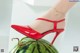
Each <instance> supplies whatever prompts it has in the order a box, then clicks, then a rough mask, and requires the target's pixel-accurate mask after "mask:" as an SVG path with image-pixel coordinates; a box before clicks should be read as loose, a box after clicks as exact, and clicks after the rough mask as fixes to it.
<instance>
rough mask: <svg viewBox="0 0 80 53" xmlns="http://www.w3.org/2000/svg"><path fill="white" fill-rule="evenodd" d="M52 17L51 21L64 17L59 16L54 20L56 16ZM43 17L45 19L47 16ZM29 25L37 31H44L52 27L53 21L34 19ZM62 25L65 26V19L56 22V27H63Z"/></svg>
mask: <svg viewBox="0 0 80 53" xmlns="http://www.w3.org/2000/svg"><path fill="white" fill-rule="evenodd" d="M53 18H54V19H53V20H52V21H59V20H62V19H65V18H64V17H63V18H61V19H57V20H55V18H56V17H53ZM45 19H47V18H45ZM49 20H50V19H49ZM29 26H30V27H31V28H32V29H34V30H35V31H37V32H39V33H44V32H46V31H48V30H52V29H54V23H51V22H47V21H44V20H35V21H34V22H33V23H32V24H30V25H29ZM64 27H65V21H62V22H59V23H58V24H57V29H64Z"/></svg>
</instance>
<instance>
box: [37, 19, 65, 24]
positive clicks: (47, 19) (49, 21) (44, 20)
mask: <svg viewBox="0 0 80 53" xmlns="http://www.w3.org/2000/svg"><path fill="white" fill-rule="evenodd" d="M37 20H44V21H48V22H52V23H58V22H62V21H64V20H65V19H61V20H59V21H52V20H49V19H45V18H37Z"/></svg>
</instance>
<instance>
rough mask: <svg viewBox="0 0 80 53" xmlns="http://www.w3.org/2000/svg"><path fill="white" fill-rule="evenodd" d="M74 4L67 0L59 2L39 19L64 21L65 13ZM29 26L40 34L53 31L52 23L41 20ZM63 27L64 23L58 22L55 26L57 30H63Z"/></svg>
mask: <svg viewBox="0 0 80 53" xmlns="http://www.w3.org/2000/svg"><path fill="white" fill-rule="evenodd" d="M75 3H76V2H69V1H68V0H61V1H60V2H59V3H58V4H57V5H56V6H55V7H52V8H51V9H50V10H48V12H47V13H45V14H44V15H42V16H41V17H42V18H46V19H49V20H53V21H58V20H61V19H65V15H66V13H67V12H68V11H69V9H70V8H71V7H73V6H74V5H75ZM29 26H30V27H31V28H33V29H34V30H36V31H38V32H40V33H43V32H45V31H47V30H50V29H53V23H51V22H46V21H43V20H36V21H35V22H33V23H32V24H30V25H29ZM64 27H65V21H63V22H60V23H58V25H57V28H58V29H59V28H60V29H63V28H64Z"/></svg>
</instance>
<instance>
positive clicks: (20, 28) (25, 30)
mask: <svg viewBox="0 0 80 53" xmlns="http://www.w3.org/2000/svg"><path fill="white" fill-rule="evenodd" d="M37 20H44V21H48V22H52V23H53V24H54V28H53V29H52V30H49V31H46V32H44V33H42V34H41V33H39V32H37V31H35V30H33V29H32V28H30V27H29V26H19V25H12V26H11V27H12V28H13V29H15V30H16V31H18V32H20V33H22V34H24V35H25V36H27V37H30V38H33V39H36V40H38V39H41V38H42V37H44V36H45V35H47V34H49V33H52V32H56V35H55V37H54V39H53V40H52V42H51V44H53V43H54V41H55V39H56V38H57V37H58V35H59V34H60V33H61V32H62V31H63V30H64V29H57V23H59V22H62V21H64V20H65V19H62V20H59V21H51V20H48V19H44V18H38V19H37Z"/></svg>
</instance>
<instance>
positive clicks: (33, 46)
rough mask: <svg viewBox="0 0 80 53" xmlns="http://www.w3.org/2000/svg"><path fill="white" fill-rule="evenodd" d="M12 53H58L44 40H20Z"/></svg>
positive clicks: (25, 38)
mask: <svg viewBox="0 0 80 53" xmlns="http://www.w3.org/2000/svg"><path fill="white" fill-rule="evenodd" d="M12 53H58V51H57V50H56V48H55V47H54V46H52V45H50V43H49V42H48V41H46V40H44V39H40V40H34V39H31V38H27V37H24V38H22V39H21V40H20V41H19V42H18V44H17V46H16V47H15V48H14V50H13V52H12Z"/></svg>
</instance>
